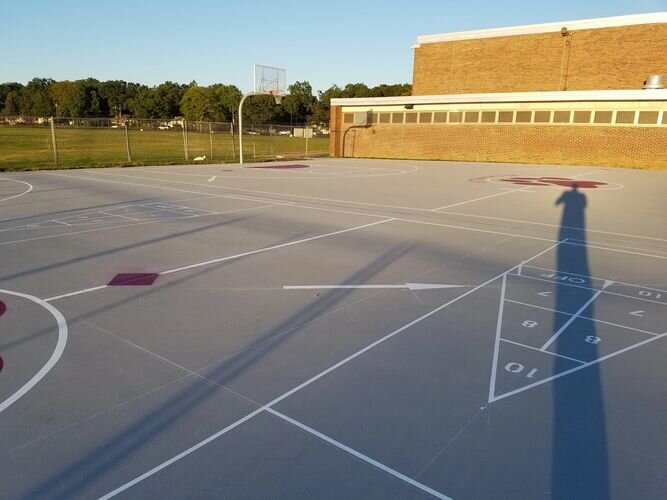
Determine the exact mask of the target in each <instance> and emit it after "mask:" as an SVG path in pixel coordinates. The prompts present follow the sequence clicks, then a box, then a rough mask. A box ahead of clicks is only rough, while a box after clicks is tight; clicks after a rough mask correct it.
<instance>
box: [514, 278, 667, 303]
mask: <svg viewBox="0 0 667 500" xmlns="http://www.w3.org/2000/svg"><path fill="white" fill-rule="evenodd" d="M517 278H522V279H528V280H534V281H543V282H545V283H551V284H555V285H558V286H559V287H570V288H580V289H582V290H591V291H593V292H597V291H601V292H603V293H605V294H606V295H615V296H617V297H624V298H626V299H632V300H639V301H641V302H650V303H651V304H660V305H661V306H664V305H667V304H665V303H664V302H658V301H657V300H651V299H647V298H646V297H636V296H634V295H626V294H623V293H619V292H610V291H609V290H600V289H598V288H591V287H588V286H582V285H575V284H574V283H564V282H559V281H553V280H547V279H544V278H538V277H536V276H526V275H525V274H523V275H521V276H517ZM594 279H600V278H594Z"/></svg>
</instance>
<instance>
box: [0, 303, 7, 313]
mask: <svg viewBox="0 0 667 500" xmlns="http://www.w3.org/2000/svg"><path fill="white" fill-rule="evenodd" d="M6 310H7V306H6V305H5V303H4V302H3V301H2V300H0V316H2V315H3V314H5V311H6Z"/></svg>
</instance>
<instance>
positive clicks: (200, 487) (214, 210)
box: [0, 159, 667, 499]
mask: <svg viewBox="0 0 667 500" xmlns="http://www.w3.org/2000/svg"><path fill="white" fill-rule="evenodd" d="M664 186H665V174H664V172H652V171H639V170H625V169H606V168H598V167H561V166H537V165H518V164H471V163H455V162H415V161H388V160H358V159H317V160H312V161H311V160H308V161H306V160H300V161H298V162H278V163H271V164H246V165H244V166H240V165H197V166H171V167H141V168H132V169H82V170H71V171H48V172H34V173H16V174H3V175H2V176H1V177H0V209H1V212H0V213H1V214H2V216H1V217H0V219H1V221H0V248H1V251H2V260H1V261H0V262H1V266H0V357H1V359H2V365H1V371H0V428H2V432H1V433H0V440H1V441H0V442H1V448H0V470H2V474H1V476H2V478H3V481H2V482H1V483H0V496H1V497H2V498H6V499H11V498H112V497H117V498H157V497H159V498H179V499H180V498H378V499H380V498H381V499H387V498H401V499H404V498H432V497H435V498H456V499H461V498H568V499H572V498H634V499H640V498H645V499H653V498H660V497H662V496H664V492H665V491H667V475H666V473H665V471H666V470H667V433H666V432H665V430H664V423H665V422H666V421H667V398H665V386H666V384H667V373H666V372H665V369H664V366H665V359H667V338H665V337H666V336H667V266H666V265H665V264H666V262H667V226H666V225H665V224H664V214H665V213H666V212H667V201H666V199H665V196H664V194H665V189H664Z"/></svg>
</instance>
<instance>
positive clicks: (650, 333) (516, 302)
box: [505, 299, 660, 335]
mask: <svg viewBox="0 0 667 500" xmlns="http://www.w3.org/2000/svg"><path fill="white" fill-rule="evenodd" d="M505 302H510V303H512V304H518V305H520V306H526V307H532V308H534V309H541V310H543V311H549V312H553V313H557V314H564V315H566V316H569V315H570V314H571V313H567V312H563V311H557V310H556V309H551V308H549V307H542V306H538V305H535V304H527V303H525V302H519V301H518V300H510V299H505ZM630 314H632V313H630ZM580 318H581V319H586V320H588V321H594V322H595V323H602V324H603V325H609V326H615V327H617V328H624V329H625V330H632V331H635V332H640V333H645V334H647V335H660V334H659V333H655V332H649V331H647V330H642V329H641V328H633V327H631V326H625V325H619V324H618V323H612V322H611V321H604V320H602V319H597V318H591V317H589V316H584V315H581V316H580Z"/></svg>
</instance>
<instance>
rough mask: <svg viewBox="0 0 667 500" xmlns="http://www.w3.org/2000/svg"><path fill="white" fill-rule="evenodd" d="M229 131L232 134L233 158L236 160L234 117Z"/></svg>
mask: <svg viewBox="0 0 667 500" xmlns="http://www.w3.org/2000/svg"><path fill="white" fill-rule="evenodd" d="M229 131H230V132H231V134H232V157H233V158H234V159H235V160H236V142H235V141H234V117H232V123H231V125H230V127H229Z"/></svg>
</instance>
